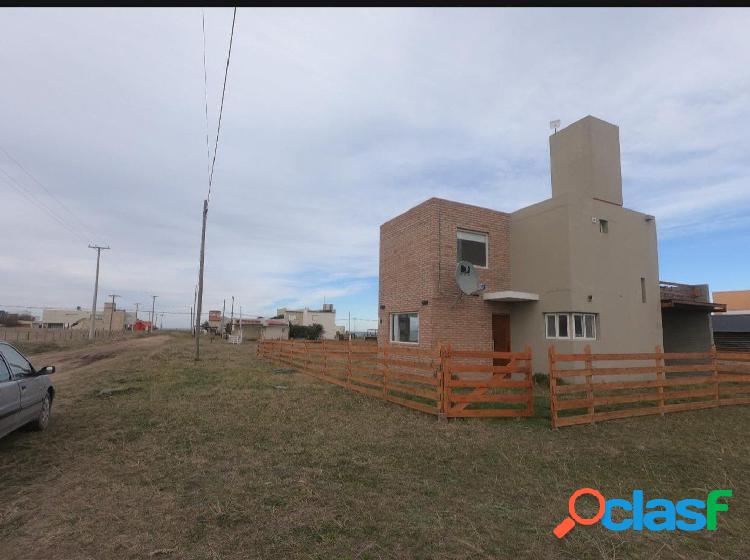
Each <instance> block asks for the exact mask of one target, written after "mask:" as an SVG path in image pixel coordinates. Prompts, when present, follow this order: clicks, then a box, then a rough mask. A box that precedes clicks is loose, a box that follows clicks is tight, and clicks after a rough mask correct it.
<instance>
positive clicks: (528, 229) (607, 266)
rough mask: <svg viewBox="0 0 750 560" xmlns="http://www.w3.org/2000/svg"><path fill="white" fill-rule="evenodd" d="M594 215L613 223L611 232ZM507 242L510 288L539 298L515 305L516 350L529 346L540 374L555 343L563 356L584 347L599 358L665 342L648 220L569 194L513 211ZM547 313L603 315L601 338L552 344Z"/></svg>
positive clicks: (653, 228) (653, 229) (650, 348)
mask: <svg viewBox="0 0 750 560" xmlns="http://www.w3.org/2000/svg"><path fill="white" fill-rule="evenodd" d="M592 218H597V219H600V218H603V219H606V220H608V221H609V231H608V233H602V232H600V231H599V223H597V222H594V221H593V220H592ZM510 239H511V241H510V245H511V270H512V286H513V289H514V290H519V291H524V292H532V293H537V294H539V297H540V301H538V302H530V303H516V304H513V305H512V306H511V308H512V312H511V332H512V339H511V342H512V346H513V349H514V350H521V349H522V341H528V342H529V344H531V346H532V350H533V352H534V370H535V371H541V372H547V370H548V367H547V351H548V348H549V346H550V344H554V345H555V348H556V349H557V351H558V352H565V353H567V352H572V353H578V352H582V351H583V348H584V347H585V346H586V345H587V344H590V345H591V348H592V350H593V351H594V352H595V353H627V352H653V351H654V349H655V347H656V346H657V345H662V343H663V337H662V323H661V301H660V297H659V264H658V256H657V240H656V224H655V221H654V220H653V219H652V218H651V217H650V216H647V215H646V214H642V213H640V212H634V211H632V210H628V209H626V208H622V207H620V206H618V205H616V204H610V203H606V202H601V201H598V200H594V199H592V198H587V197H585V196H578V195H575V194H565V195H560V196H557V197H553V198H552V199H550V200H547V201H544V202H542V203H539V204H536V205H534V206H531V207H528V208H524V209H522V210H519V211H518V212H515V213H513V214H512V215H511V235H510ZM641 277H643V278H645V286H646V302H645V303H644V302H643V301H642V295H641ZM589 296H590V298H591V301H589ZM548 312H549V313H551V312H583V313H596V314H598V318H599V320H598V325H597V327H598V328H597V331H598V332H597V339H596V340H574V339H570V340H549V339H547V338H546V334H545V325H544V313H548Z"/></svg>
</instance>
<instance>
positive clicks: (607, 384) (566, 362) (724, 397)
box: [549, 346, 750, 428]
mask: <svg viewBox="0 0 750 560" xmlns="http://www.w3.org/2000/svg"><path fill="white" fill-rule="evenodd" d="M549 371H550V376H549V381H550V412H551V414H550V416H551V418H552V426H553V427H554V428H558V427H562V426H572V425H576V424H592V423H594V422H600V421H604V420H613V419H617V418H630V417H633V416H644V415H648V414H662V415H663V414H665V413H668V412H680V411H686V410H697V409H702V408H714V407H717V406H725V405H734V404H750V353H737V352H716V350H715V349H713V350H712V351H711V352H705V353H696V352H683V353H668V352H663V351H662V349H661V348H660V347H658V346H657V347H656V349H655V352H653V353H641V354H592V353H591V348H590V347H588V346H587V347H586V349H585V351H584V353H583V354H557V353H556V352H555V349H554V347H550V349H549Z"/></svg>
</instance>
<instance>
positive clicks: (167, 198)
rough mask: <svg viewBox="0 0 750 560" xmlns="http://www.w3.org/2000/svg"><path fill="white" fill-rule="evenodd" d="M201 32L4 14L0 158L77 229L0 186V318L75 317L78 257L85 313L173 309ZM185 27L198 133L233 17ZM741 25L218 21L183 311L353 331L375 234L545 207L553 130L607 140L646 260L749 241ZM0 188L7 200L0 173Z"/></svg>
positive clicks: (588, 13)
mask: <svg viewBox="0 0 750 560" xmlns="http://www.w3.org/2000/svg"><path fill="white" fill-rule="evenodd" d="M200 17H201V16H200V11H199V10H198V9H182V10H172V9H170V10H157V9H143V10H141V9H139V10H121V9H97V10H88V9H87V10H80V9H76V10H57V9H43V10H42V9H34V10H24V9H13V10H5V11H4V17H3V18H2V20H0V64H2V66H3V68H4V78H5V79H4V82H5V89H4V107H5V115H4V122H3V134H2V137H1V138H0V145H2V146H4V147H5V148H7V149H8V150H9V152H11V153H12V154H13V156H14V157H16V158H17V159H18V160H19V161H21V162H22V163H23V164H24V165H25V166H26V167H27V168H28V169H29V170H31V171H32V172H33V174H34V175H35V176H36V177H37V178H39V179H40V180H41V181H42V182H43V183H44V184H45V185H46V186H48V187H49V188H50V190H53V192H54V193H55V194H56V196H57V197H59V198H60V199H61V200H63V202H64V204H65V205H66V206H68V207H69V208H70V209H71V210H72V211H73V212H74V213H75V214H76V215H77V216H79V217H80V218H81V220H82V221H84V222H85V228H84V227H80V226H79V225H76V224H77V222H76V221H75V220H73V219H72V218H71V217H70V216H68V217H67V221H68V222H70V223H71V224H73V225H72V227H73V228H74V229H76V230H77V231H78V234H77V235H73V234H72V233H71V232H70V231H68V229H66V228H64V227H62V226H60V224H59V223H57V222H56V221H55V220H54V219H52V218H51V217H49V216H48V215H46V214H45V213H44V212H43V211H40V210H39V209H38V208H37V207H36V206H34V205H33V204H32V203H30V202H29V201H28V200H27V198H23V196H22V195H20V194H18V193H17V192H16V191H15V190H11V188H10V187H8V186H7V185H5V184H3V180H2V177H0V189H2V191H1V192H2V199H3V209H4V210H5V211H4V218H5V224H6V231H7V232H10V234H9V235H6V236H4V240H3V241H2V243H3V245H2V259H0V268H1V269H2V271H3V275H4V280H3V292H4V293H3V298H2V299H6V300H12V301H9V302H8V303H14V302H18V303H28V304H33V303H37V304H39V305H44V304H54V305H64V304H67V305H75V304H78V305H87V303H88V301H89V300H90V298H91V287H92V286H91V284H92V282H93V278H92V276H93V271H94V253H93V251H91V250H90V249H88V248H87V247H86V242H87V241H88V240H89V239H90V240H92V241H94V240H95V241H104V242H107V243H110V244H111V246H112V250H111V251H108V252H106V254H104V255H103V262H102V282H101V289H102V293H104V294H106V293H119V294H123V295H124V296H125V297H124V298H123V300H122V301H123V303H124V304H125V305H126V306H128V307H130V306H131V304H132V303H134V302H136V301H138V302H141V303H144V302H146V301H148V299H149V296H150V295H151V294H158V295H159V296H160V298H159V300H158V302H159V305H162V306H163V308H166V309H176V310H182V311H183V312H184V311H187V310H188V308H189V306H190V305H191V303H192V299H193V291H194V286H195V282H196V275H197V261H198V244H199V240H200V217H201V204H202V202H201V201H202V198H203V197H204V196H205V193H206V175H207V171H206V146H205V134H206V124H205V121H204V105H203V103H204V98H203V69H202V51H201V44H202V43H201V42H202V39H201V30H200V29H201V20H200ZM206 23H207V47H208V49H207V61H208V78H209V88H208V99H209V117H210V128H211V133H212V134H213V130H215V126H216V118H217V114H216V113H217V108H218V102H219V96H220V94H221V78H222V72H223V65H224V57H225V54H226V47H227V39H228V32H229V26H230V24H231V10H226V9H211V10H207V11H206ZM748 23H750V12H749V11H747V10H741V9H733V10H679V11H676V10H627V11H623V10H602V9H597V10H584V9H574V10H562V11H561V10H549V9H533V10H517V9H512V10H504V9H497V10H490V9H450V10H427V9H423V10H418V9H408V10H372V9H362V10H355V9H350V10H339V9H324V10H301V9H300V10H292V9H286V10H273V9H240V10H239V12H238V18H237V27H236V35H235V44H234V46H233V59H232V65H231V69H230V76H229V85H228V91H227V96H226V100H225V109H224V111H225V112H224V120H223V123H222V137H221V140H220V145H219V154H218V158H217V163H216V171H215V185H214V192H213V195H212V200H211V208H210V211H209V223H208V233H207V259H206V262H207V272H206V297H205V301H206V305H205V306H204V307H206V308H214V307H216V306H217V305H220V302H221V300H222V299H224V298H225V297H228V296H229V295H231V294H234V295H235V296H237V297H238V299H240V300H242V302H243V309H252V310H253V311H254V312H258V313H264V314H270V313H273V311H274V310H275V307H276V306H277V305H278V304H279V303H280V302H293V304H295V305H297V304H299V305H304V304H307V305H317V304H319V303H320V300H322V296H323V295H326V296H327V297H328V298H329V299H332V298H336V297H340V298H346V300H347V301H349V300H351V299H352V298H353V299H356V298H357V296H358V294H359V295H361V298H362V299H361V302H360V304H359V305H360V308H361V309H362V311H355V312H356V313H357V314H358V315H359V316H365V315H364V314H365V313H367V316H370V317H372V316H374V314H375V312H376V304H377V302H376V301H375V300H374V299H373V298H374V296H373V295H372V293H373V292H374V290H372V286H374V285H376V283H377V255H378V227H379V225H380V224H381V223H382V222H384V221H386V220H387V219H389V218H391V217H393V216H394V215H396V214H398V213H400V212H403V211H405V210H406V209H408V208H409V207H411V206H413V205H414V204H417V203H419V202H421V201H422V200H424V199H426V198H429V197H431V196H441V197H445V198H450V199H455V200H460V201H463V202H467V203H473V204H481V205H484V206H489V207H492V208H496V209H499V210H506V211H512V210H515V209H517V208H520V207H522V206H525V205H528V204H531V203H534V202H537V201H539V200H542V199H544V198H546V197H547V196H549V192H550V187H549V162H548V157H549V155H548V144H547V136H548V134H549V130H548V128H547V123H548V121H549V120H551V119H554V118H561V119H562V120H563V125H565V124H569V123H571V122H573V121H574V120H577V119H578V118H580V117H583V116H585V115H586V114H594V115H597V116H600V117H601V118H604V119H606V120H609V121H611V122H614V123H616V124H618V125H619V126H620V130H621V144H622V151H623V177H624V182H625V200H626V203H627V205H628V206H630V207H633V208H635V209H638V210H643V211H647V212H650V213H653V214H655V215H656V216H657V223H658V225H659V228H660V235H661V236H662V237H664V236H667V237H670V238H673V239H679V238H681V237H684V238H686V239H687V238H689V236H691V235H695V234H697V233H700V232H705V231H707V228H709V227H710V226H708V225H707V224H712V223H716V220H717V219H722V218H723V219H724V220H725V223H728V224H732V227H733V228H740V229H743V228H744V229H747V228H748V224H747V222H746V221H745V220H744V219H743V218H742V215H743V213H746V212H747V210H748V206H750V202H749V201H748V194H747V192H748V189H745V188H744V182H745V180H746V178H747V176H748V165H749V164H748V163H747V158H746V156H745V154H747V153H748V150H749V149H750V137H748V135H747V133H746V128H747V127H746V124H745V123H746V122H747V120H748V116H749V115H748V112H749V111H750V109H749V107H750V104H749V103H748V101H750V99H748V93H747V92H750V74H748V73H747V72H746V71H745V69H746V68H747V67H748V63H750V37H748V35H747V34H746V33H745V29H746V27H747V24H748ZM0 168H1V169H3V170H5V171H6V172H8V173H14V174H15V175H13V176H14V177H16V176H18V177H20V178H19V181H22V180H24V179H23V177H22V176H20V175H18V170H17V169H16V168H15V167H14V165H13V164H12V162H10V161H8V160H7V159H5V158H4V157H3V156H2V154H0ZM24 184H25V185H27V186H28V187H29V188H31V189H35V188H36V187H35V186H34V185H33V183H31V182H30V181H28V179H26V180H25V182H24ZM35 192H37V193H39V191H38V189H37V190H36V191H35ZM39 196H42V197H43V196H44V195H43V194H41V193H40V194H39ZM44 200H46V201H48V202H49V204H50V205H53V206H54V205H55V202H54V201H50V200H48V199H47V198H44ZM61 212H62V214H65V213H64V212H63V211H61ZM89 230H91V231H89ZM27 263H32V265H31V270H32V272H31V273H30V271H29V264H27ZM333 301H335V299H333ZM368 310H369V311H368ZM342 311H344V310H342ZM175 317H177V316H175ZM179 321H180V322H181V323H184V322H185V321H184V320H183V319H182V318H179Z"/></svg>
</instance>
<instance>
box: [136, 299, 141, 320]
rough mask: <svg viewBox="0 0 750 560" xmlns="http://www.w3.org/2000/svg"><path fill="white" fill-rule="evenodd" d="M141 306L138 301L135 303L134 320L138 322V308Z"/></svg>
mask: <svg viewBox="0 0 750 560" xmlns="http://www.w3.org/2000/svg"><path fill="white" fill-rule="evenodd" d="M140 306H141V304H140V303H136V304H135V320H136V322H138V308H139V307H140Z"/></svg>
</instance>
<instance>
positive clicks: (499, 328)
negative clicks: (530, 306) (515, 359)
mask: <svg viewBox="0 0 750 560" xmlns="http://www.w3.org/2000/svg"><path fill="white" fill-rule="evenodd" d="M492 342H493V345H494V351H495V352H510V315H493V316H492ZM509 362H510V360H507V359H502V358H496V359H494V360H493V364H494V365H496V366H507V365H508V363H509Z"/></svg>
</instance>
